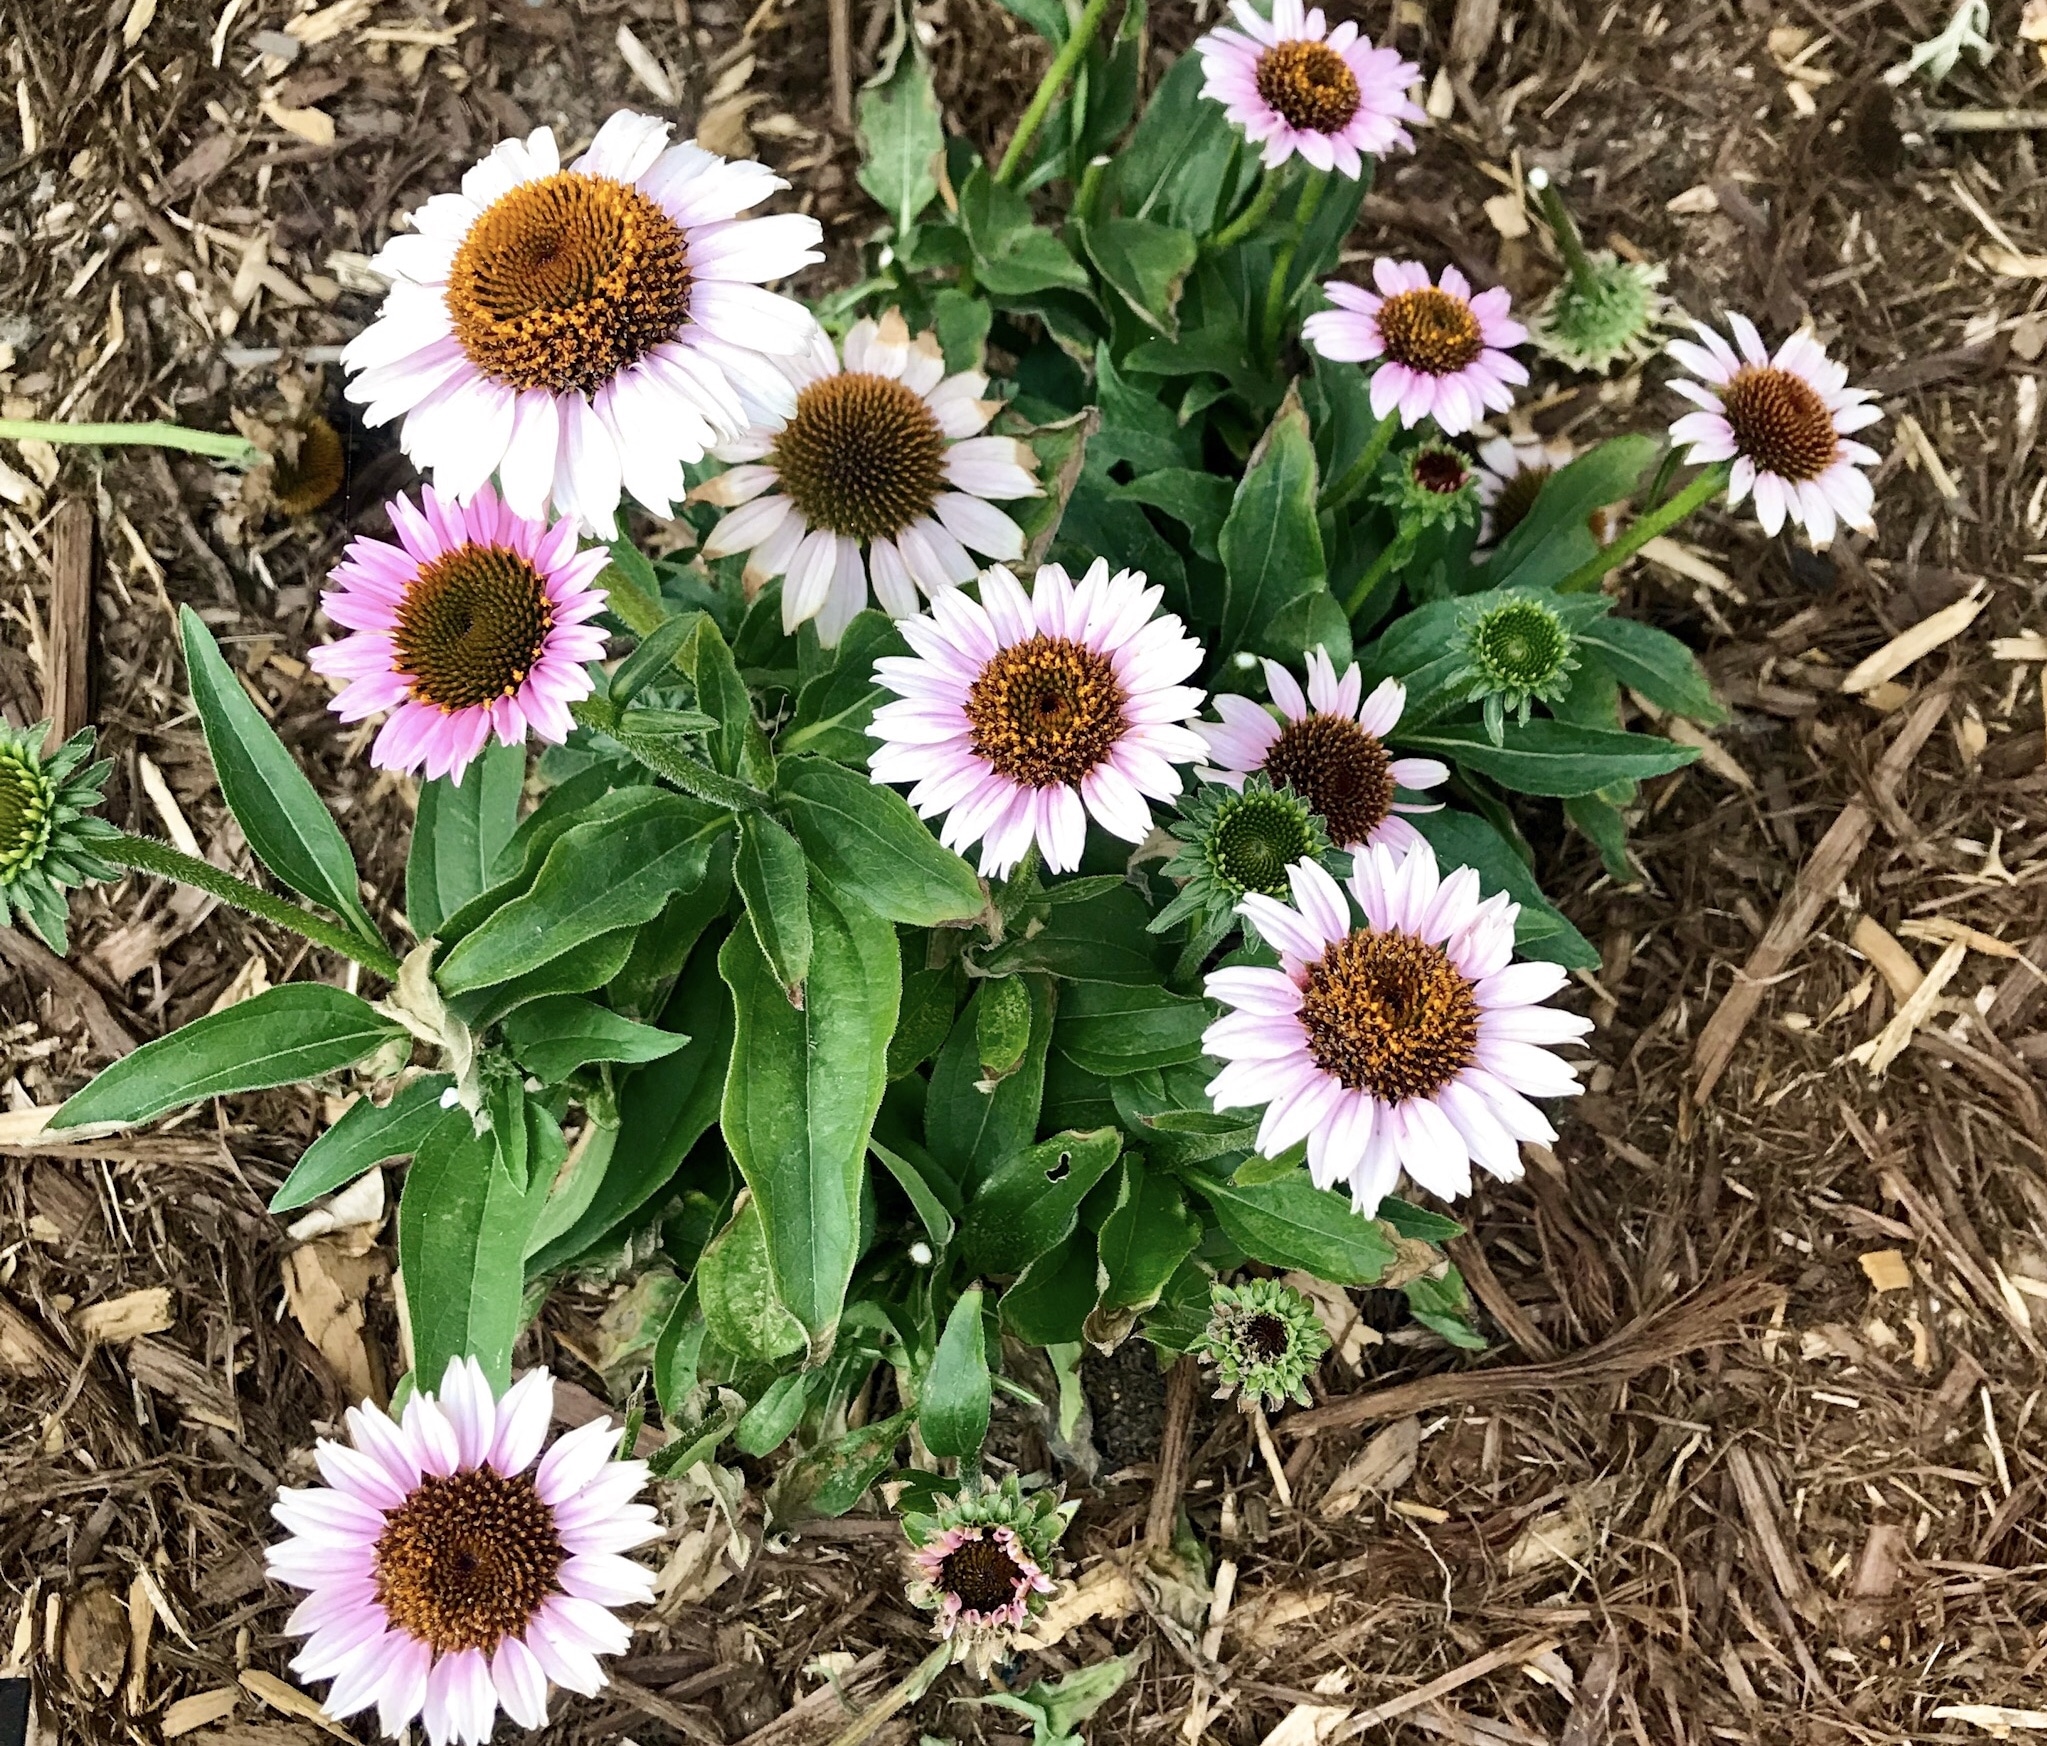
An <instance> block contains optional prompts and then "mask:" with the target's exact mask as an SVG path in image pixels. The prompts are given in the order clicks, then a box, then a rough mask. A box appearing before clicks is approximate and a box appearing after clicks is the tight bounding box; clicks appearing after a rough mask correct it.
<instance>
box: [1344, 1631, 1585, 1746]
mask: <svg viewBox="0 0 2047 1746" xmlns="http://www.w3.org/2000/svg"><path fill="white" fill-rule="evenodd" d="M1556 1646H1557V1638H1556V1637H1555V1636H1554V1635H1552V1634H1550V1633H1548V1632H1543V1631H1531V1632H1530V1633H1529V1634H1528V1635H1527V1636H1525V1637H1516V1638H1515V1639H1514V1641H1513V1642H1511V1643H1509V1644H1506V1645H1505V1646H1504V1647H1502V1648H1499V1649H1488V1650H1487V1651H1486V1652H1485V1654H1483V1655H1481V1656H1478V1657H1477V1658H1476V1659H1475V1660H1471V1661H1467V1662H1466V1663H1465V1664H1464V1665H1463V1666H1462V1667H1453V1668H1452V1669H1451V1670H1450V1671H1449V1672H1448V1673H1446V1674H1443V1675H1442V1676H1441V1677H1439V1678H1436V1679H1432V1680H1430V1681H1429V1683H1428V1684H1427V1685H1423V1686H1417V1687H1416V1688H1415V1689H1414V1690H1413V1691H1410V1692H1403V1693H1402V1694H1401V1695H1400V1696H1399V1697H1396V1698H1388V1699H1387V1700H1386V1701H1385V1702H1384V1703H1383V1704H1375V1705H1374V1706H1373V1707H1372V1708H1371V1709H1369V1710H1361V1711H1360V1712H1359V1713H1358V1714H1357V1715H1355V1716H1353V1717H1351V1719H1350V1720H1349V1721H1347V1722H1345V1723H1343V1724H1342V1725H1341V1726H1340V1727H1338V1728H1337V1729H1335V1730H1334V1731H1333V1732H1332V1733H1330V1734H1328V1735H1326V1736H1325V1738H1326V1739H1328V1740H1329V1741H1331V1742H1335V1741H1338V1740H1354V1739H1356V1738H1357V1736H1358V1735H1360V1734H1362V1733H1363V1732H1364V1731H1365V1730H1366V1729H1367V1728H1375V1727H1377V1726H1378V1725H1379V1724H1380V1723H1381V1722H1390V1721H1392V1720H1393V1719H1394V1718H1395V1717H1396V1716H1404V1715H1406V1714H1407V1713H1408V1712H1409V1711H1410V1710H1418V1709H1420V1708H1421V1707H1422V1705H1423V1704H1427V1703H1433V1702H1435V1700H1436V1699H1437V1698H1439V1697H1445V1696H1447V1695H1448V1694H1449V1693H1451V1692H1453V1691H1456V1690H1458V1689H1459V1688H1460V1687H1462V1686H1467V1685H1469V1684H1470V1683H1471V1682H1472V1681H1473V1680H1475V1679H1483V1678H1485V1676H1486V1675H1487V1674H1489V1673H1497V1672H1498V1671H1499V1670H1500V1669H1501V1668H1503V1667H1514V1666H1518V1665H1519V1664H1520V1663H1522V1662H1524V1661H1530V1660H1533V1659H1534V1658H1535V1657H1536V1656H1538V1655H1540V1654H1541V1653H1542V1652H1543V1651H1544V1650H1545V1649H1554V1648H1555V1647H1556Z"/></svg>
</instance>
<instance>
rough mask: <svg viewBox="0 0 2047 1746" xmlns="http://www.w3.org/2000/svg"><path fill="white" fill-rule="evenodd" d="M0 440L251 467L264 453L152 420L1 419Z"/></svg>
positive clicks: (232, 439) (242, 441) (237, 440)
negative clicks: (150, 451)
mask: <svg viewBox="0 0 2047 1746" xmlns="http://www.w3.org/2000/svg"><path fill="white" fill-rule="evenodd" d="M0 438H4V439H6V440H7V441H9V442H45V443H90V444H94V445H96V446H98V447H100V448H109V449H112V448H121V447H124V446H134V445H140V446H142V447H145V448H156V449H184V450H185V451H186V452H187V453H190V454H194V455H211V456H212V457H213V459H215V460H216V461H232V462H233V463H234V464H235V465H236V466H239V467H250V466H254V465H255V464H256V462H258V461H260V460H261V459H262V458H263V451H262V450H261V449H259V448H258V447H257V446H256V445H255V444H254V443H252V442H250V441H249V439H248V438H247V437H239V436H228V435H226V434H224V433H222V432H220V431H211V430H187V429H186V428H185V427H184V426H183V425H182V424H166V423H165V422H163V420H161V419H151V420H150V421H149V422H148V423H146V424H62V423H55V422H52V421H49V420H46V419H40V418H0Z"/></svg>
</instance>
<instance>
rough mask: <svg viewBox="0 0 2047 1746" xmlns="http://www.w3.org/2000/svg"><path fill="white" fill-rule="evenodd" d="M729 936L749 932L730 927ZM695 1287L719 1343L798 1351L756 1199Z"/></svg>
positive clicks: (760, 1352)
mask: <svg viewBox="0 0 2047 1746" xmlns="http://www.w3.org/2000/svg"><path fill="white" fill-rule="evenodd" d="M732 937H733V938H734V939H735V940H737V939H745V938H748V937H749V936H748V935H746V934H745V933H744V932H743V931H735V932H734V934H733V936H732ZM696 1286H697V1295H698V1297H699V1299H700V1300H701V1302H702V1303H703V1306H704V1320H705V1322H706V1323H707V1324H709V1327H710V1330H711V1335H712V1337H713V1338H714V1339H715V1340H717V1341H718V1343H719V1344H720V1345H722V1346H726V1347H729V1348H730V1349H731V1350H732V1351H734V1352H737V1353H740V1354H741V1355H742V1356H744V1357H748V1358H753V1359H757V1360H758V1361H760V1362H761V1363H764V1364H766V1363H773V1362H774V1361H775V1360H776V1359H778V1358H786V1357H788V1356H789V1354H790V1353H792V1352H800V1351H802V1350H803V1347H804V1333H803V1324H802V1323H801V1322H800V1321H798V1320H797V1319H796V1317H795V1316H793V1315H791V1314H790V1313H789V1311H788V1309H787V1308H786V1307H785V1306H784V1305H783V1303H782V1300H781V1298H780V1296H779V1295H778V1294H777V1292H776V1290H775V1276H774V1268H773V1265H772V1264H771V1262H770V1261H769V1259H768V1242H767V1231H766V1227H765V1226H764V1225H763V1224H762V1222H761V1207H760V1202H759V1201H758V1200H752V1199H749V1200H748V1201H747V1203H746V1204H745V1205H744V1206H742V1207H741V1208H740V1209H739V1210H738V1212H736V1213H734V1214H733V1215H732V1222H731V1223H730V1224H729V1225H727V1226H726V1227H725V1228H724V1229H723V1230H722V1231H720V1232H719V1233H718V1234H717V1236H715V1237H713V1238H712V1239H711V1246H710V1247H709V1248H708V1249H706V1250H705V1251H704V1256H703V1259H702V1260H701V1261H699V1262H698V1263H697V1274H696Z"/></svg>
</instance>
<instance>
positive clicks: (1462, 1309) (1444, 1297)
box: [1404, 1267, 1486, 1352]
mask: <svg viewBox="0 0 2047 1746" xmlns="http://www.w3.org/2000/svg"><path fill="white" fill-rule="evenodd" d="M1404 1289H1405V1291H1406V1292H1407V1308H1408V1313H1409V1314H1410V1315H1412V1316H1413V1317H1414V1319H1415V1320H1416V1321H1418V1322H1420V1323H1421V1325H1422V1326H1423V1327H1425V1328H1432V1329H1434V1330H1435V1331H1436V1332H1437V1333H1439V1334H1441V1335H1442V1336H1443V1338H1444V1339H1446V1340H1448V1341H1449V1342H1450V1344H1451V1345H1453V1346H1456V1347H1459V1348H1461V1349H1462V1350H1464V1351H1466V1352H1483V1351H1484V1350H1485V1349H1486V1340H1485V1336H1484V1335H1483V1334H1481V1333H1480V1332H1479V1331H1478V1328H1477V1327H1476V1325H1475V1323H1476V1318H1477V1312H1476V1311H1475V1310H1474V1309H1473V1308H1472V1304H1471V1299H1470V1297H1469V1296H1468V1295H1467V1294H1466V1292H1465V1289H1464V1275H1463V1274H1461V1273H1459V1272H1458V1271H1457V1269H1456V1268H1454V1267H1445V1268H1444V1269H1443V1271H1442V1273H1441V1274H1440V1275H1436V1276H1434V1277H1431V1276H1430V1275H1429V1274H1426V1273H1424V1274H1423V1275H1422V1276H1421V1277H1420V1278H1419V1279H1410V1280H1409V1281H1408V1282H1407V1284H1406V1286H1405V1287H1404Z"/></svg>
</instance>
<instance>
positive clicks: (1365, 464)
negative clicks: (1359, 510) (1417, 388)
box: [1320, 409, 1400, 515]
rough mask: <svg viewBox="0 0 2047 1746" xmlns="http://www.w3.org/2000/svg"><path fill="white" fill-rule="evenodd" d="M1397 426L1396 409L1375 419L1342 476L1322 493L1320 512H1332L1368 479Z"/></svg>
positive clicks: (1397, 413)
mask: <svg viewBox="0 0 2047 1746" xmlns="http://www.w3.org/2000/svg"><path fill="white" fill-rule="evenodd" d="M1399 428H1400V413H1399V411H1398V410H1397V409H1396V410H1394V411H1392V412H1389V413H1387V414H1386V416H1385V417H1384V418H1382V419H1380V420H1379V422H1378V424H1376V425H1375V426H1374V427H1373V429H1372V434H1371V435H1370V436H1369V437H1367V438H1366V439H1365V446H1364V447H1363V449H1361V450H1360V451H1359V452H1358V458H1357V459H1356V460H1355V461H1353V462H1351V464H1350V465H1349V466H1348V467H1346V468H1345V469H1344V470H1343V476H1342V477H1341V478H1340V479H1338V480H1337V481H1336V483H1335V484H1334V485H1332V486H1330V487H1329V489H1328V490H1326V491H1325V492H1323V494H1322V502H1321V506H1320V507H1321V510H1322V513H1323V514H1325V515H1335V514H1336V513H1337V512H1338V511H1339V510H1341V509H1342V508H1343V507H1344V506H1345V505H1346V504H1348V503H1349V502H1350V500H1351V499H1352V498H1353V497H1355V496H1357V494H1358V493H1359V492H1360V491H1362V490H1363V489H1364V488H1365V486H1366V485H1367V484H1369V483H1370V482H1371V478H1372V474H1373V472H1374V471H1375V470H1376V469H1377V468H1378V465H1379V463H1380V461H1382V460H1383V459H1384V458H1385V455H1386V450H1387V448H1388V447H1389V446H1390V445H1391V444H1392V442H1393V433H1394V432H1395V431H1397V430H1398V429H1399Z"/></svg>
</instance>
